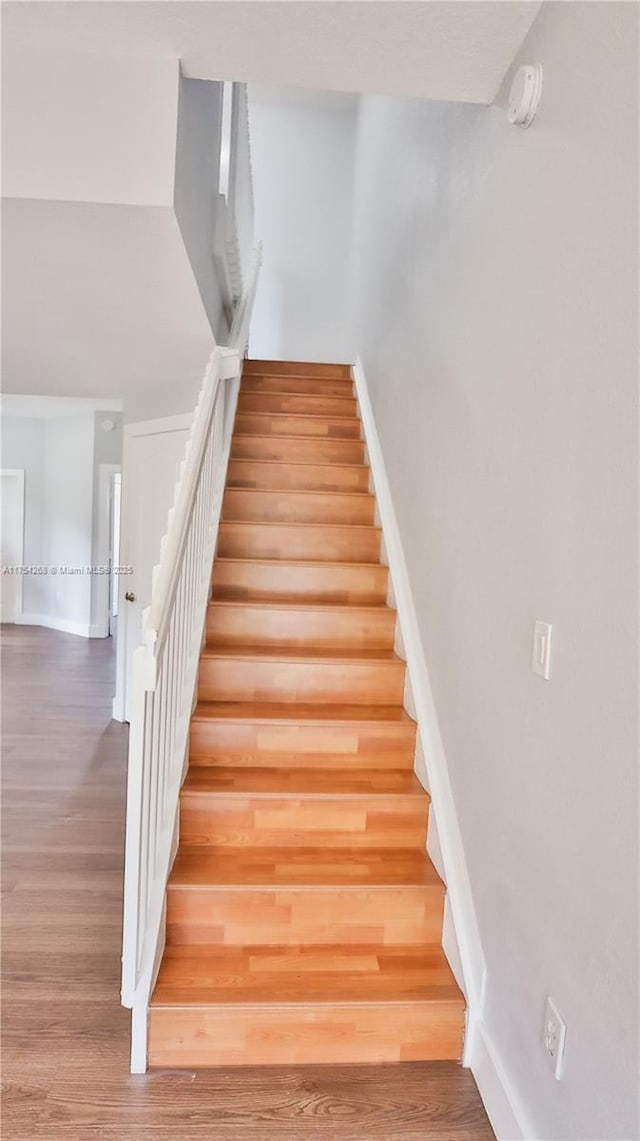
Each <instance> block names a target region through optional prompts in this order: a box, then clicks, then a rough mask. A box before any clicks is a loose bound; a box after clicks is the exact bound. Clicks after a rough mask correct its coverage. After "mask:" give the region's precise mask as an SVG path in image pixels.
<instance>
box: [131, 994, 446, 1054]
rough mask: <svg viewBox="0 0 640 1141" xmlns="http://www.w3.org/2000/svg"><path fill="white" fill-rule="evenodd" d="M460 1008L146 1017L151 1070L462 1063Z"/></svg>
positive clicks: (203, 1010) (166, 1011) (318, 1008)
mask: <svg viewBox="0 0 640 1141" xmlns="http://www.w3.org/2000/svg"><path fill="white" fill-rule="evenodd" d="M463 1029H464V1012H463V1011H462V1010H461V1005H460V1003H459V1002H447V1001H442V1002H435V1003H429V1002H424V1003H404V1002H403V1003H398V1002H382V1003H365V1002H363V1003H357V1004H353V1003H342V1004H338V1003H300V1004H293V1005H289V1004H286V1005H280V1006H276V1005H275V1004H274V1005H273V1006H267V1007H263V1006H258V1005H254V1004H251V1005H247V1006H242V1005H238V1006H219V1005H218V1006H207V1007H197V1006H194V1007H183V1008H181V1009H179V1010H175V1009H171V1008H167V1007H160V1006H158V1007H152V1008H151V1010H150V1012H149V1065H150V1066H163V1067H164V1066H188V1067H195V1066H234V1065H260V1066H269V1065H296V1064H308V1063H322V1062H333V1063H340V1062H341V1063H371V1062H402V1061H407V1062H409V1061H411V1062H417V1061H438V1060H446V1059H452V1058H456V1059H458V1058H460V1057H461V1054H462V1036H463Z"/></svg>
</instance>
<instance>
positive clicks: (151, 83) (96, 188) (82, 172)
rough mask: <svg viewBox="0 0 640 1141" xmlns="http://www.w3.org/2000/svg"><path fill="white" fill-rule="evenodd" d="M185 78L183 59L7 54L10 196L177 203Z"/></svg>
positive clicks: (5, 131)
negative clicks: (180, 82) (178, 139)
mask: <svg viewBox="0 0 640 1141" xmlns="http://www.w3.org/2000/svg"><path fill="white" fill-rule="evenodd" d="M178 78H179V71H178V62H177V60H175V59H163V58H156V59H153V58H151V57H149V56H146V57H145V56H138V57H136V56H133V55H132V56H128V55H126V54H123V55H102V54H100V55H98V54H94V53H82V52H81V51H78V52H77V53H75V54H67V53H60V54H50V53H45V52H44V51H42V52H30V53H26V52H19V51H11V52H9V51H7V52H6V53H5V56H4V58H3V68H2V96H3V99H2V103H3V115H2V163H3V169H2V193H3V195H4V196H5V197H7V198H49V199H58V200H61V201H66V202H79V201H86V202H105V203H106V202H110V203H129V204H131V205H136V204H138V205H142V204H148V205H152V204H153V205H156V206H170V205H171V204H172V202H173V173H174V159H175V141H176V113H177V102H178V99H177V97H178Z"/></svg>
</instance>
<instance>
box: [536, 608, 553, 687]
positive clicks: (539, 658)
mask: <svg viewBox="0 0 640 1141" xmlns="http://www.w3.org/2000/svg"><path fill="white" fill-rule="evenodd" d="M552 632H553V626H552V625H551V623H550V622H536V624H535V629H534V631H533V661H532V665H533V672H534V674H539V676H540V677H543V678H545V680H546V681H548V680H549V676H550V674H551V634H552Z"/></svg>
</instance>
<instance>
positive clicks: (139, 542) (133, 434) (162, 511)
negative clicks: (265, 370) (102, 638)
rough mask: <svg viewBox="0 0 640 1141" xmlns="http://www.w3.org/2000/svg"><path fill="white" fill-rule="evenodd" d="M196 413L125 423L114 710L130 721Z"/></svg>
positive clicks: (118, 715) (117, 714)
mask: <svg viewBox="0 0 640 1141" xmlns="http://www.w3.org/2000/svg"><path fill="white" fill-rule="evenodd" d="M190 424H191V416H190V415H188V416H171V417H168V418H167V419H165V420H154V421H147V422H145V423H141V424H133V425H130V426H128V428H125V439H124V455H123V471H122V509H121V516H122V528H121V543H120V565H121V566H122V567H125V568H127V567H131V573H130V574H129V573H125V574H121V575H119V584H118V587H119V589H118V594H119V599H118V627H119V629H118V656H117V671H116V672H117V678H116V696H115V699H114V707H113V715H114V717H115V718H116V719H117V720H120V721H122V720H125V721H128V720H129V714H130V688H131V676H132V660H133V654H134V652H135V650H136V649H137V647H138V646H139V645H140V642H141V638H142V611H143V610H144V609H145V607H147V606H148V605H149V603H150V601H151V573H152V571H153V568H154V566H155V564H156V563H157V562H158V560H159V558H160V542H161V540H162V537H163V535H164V534H165V532H166V529H167V513H168V511H169V508H170V507H171V505H172V503H173V498H174V492H175V485H176V480H177V477H178V469H179V466H180V463H181V461H182V459H183V457H184V452H185V445H186V442H187V435H188V431H189V426H190Z"/></svg>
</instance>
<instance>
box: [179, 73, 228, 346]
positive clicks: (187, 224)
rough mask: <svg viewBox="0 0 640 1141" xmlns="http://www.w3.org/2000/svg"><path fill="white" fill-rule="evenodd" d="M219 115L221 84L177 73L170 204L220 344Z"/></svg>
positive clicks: (222, 334) (222, 338)
mask: <svg viewBox="0 0 640 1141" xmlns="http://www.w3.org/2000/svg"><path fill="white" fill-rule="evenodd" d="M221 115H222V84H221V83H209V82H207V81H206V80H200V79H185V78H184V76H180V99H179V104H178V137H177V146H176V170H175V188H174V207H175V212H176V217H177V219H178V224H179V226H180V232H181V233H182V239H183V241H184V244H185V247H186V250H187V253H188V255H189V261H190V262H191V267H192V269H193V274H194V277H195V279H196V281H197V283H198V289H199V290H200V296H201V297H202V303H203V305H204V308H205V311H206V314H207V318H208V320H209V323H210V325H211V328H212V331H213V334H214V336H215V337H216V340H218V341H219V342H221V343H224V341H225V339H226V336H225V334H226V331H227V325H226V322H225V320H224V315H223V308H222V297H221V294H220V287H219V285H218V278H217V275H216V268H215V262H214V260H213V233H214V224H215V203H216V196H217V193H218V177H219V170H220V135H221V123H222V120H221Z"/></svg>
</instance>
